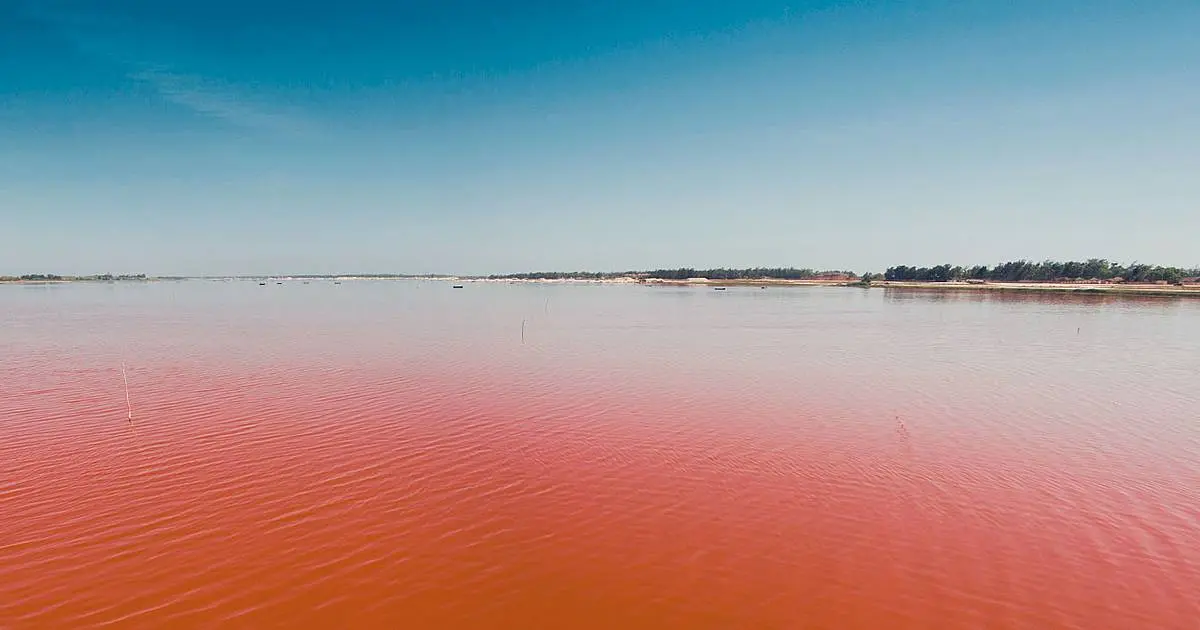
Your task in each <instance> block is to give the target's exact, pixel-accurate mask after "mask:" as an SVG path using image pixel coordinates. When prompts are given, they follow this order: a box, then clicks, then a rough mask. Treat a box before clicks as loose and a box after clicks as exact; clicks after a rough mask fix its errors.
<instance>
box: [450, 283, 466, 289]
mask: <svg viewBox="0 0 1200 630" xmlns="http://www.w3.org/2000/svg"><path fill="white" fill-rule="evenodd" d="M450 288H451V289H461V288H463V285H461V284H456V285H454V286H452V287H450Z"/></svg>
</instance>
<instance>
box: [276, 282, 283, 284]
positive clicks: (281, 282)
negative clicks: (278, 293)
mask: <svg viewBox="0 0 1200 630" xmlns="http://www.w3.org/2000/svg"><path fill="white" fill-rule="evenodd" d="M275 284H283V283H282V282H276V283H275Z"/></svg>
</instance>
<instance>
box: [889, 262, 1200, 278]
mask: <svg viewBox="0 0 1200 630" xmlns="http://www.w3.org/2000/svg"><path fill="white" fill-rule="evenodd" d="M1195 276H1200V269H1181V268H1179V267H1160V266H1156V265H1145V264H1141V263H1133V264H1130V265H1128V266H1124V265H1120V264H1117V263H1112V262H1109V261H1107V260H1105V259H1103V258H1092V259H1089V260H1086V261H1082V262H1080V261H1068V262H1058V261H1053V260H1047V261H1045V262H1039V263H1035V262H1030V261H1028V260H1018V261H1012V262H1006V263H1001V264H998V265H996V266H995V267H986V266H975V267H958V266H951V265H937V266H934V267H909V266H907V265H900V266H897V267H889V268H888V270H887V271H886V272H884V274H883V278H884V279H885V280H895V281H914V282H950V281H961V280H990V281H994V282H1054V281H1056V280H1057V281H1063V280H1065V281H1076V280H1094V281H1101V280H1108V281H1117V280H1119V281H1123V282H1143V283H1144V282H1167V283H1171V284H1176V283H1179V282H1180V281H1182V280H1183V279H1184V278H1187V277H1195Z"/></svg>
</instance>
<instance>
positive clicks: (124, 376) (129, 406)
mask: <svg viewBox="0 0 1200 630" xmlns="http://www.w3.org/2000/svg"><path fill="white" fill-rule="evenodd" d="M121 380H123V381H125V408H126V409H128V410H129V416H128V417H129V421H130V422H133V403H132V402H130V400H129V376H128V375H127V374H126V373H125V362H124V361H122V362H121Z"/></svg>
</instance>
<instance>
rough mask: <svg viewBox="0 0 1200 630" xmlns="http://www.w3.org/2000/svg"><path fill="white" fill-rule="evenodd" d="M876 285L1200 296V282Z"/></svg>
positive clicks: (888, 284) (883, 284)
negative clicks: (1179, 283) (1184, 283)
mask: <svg viewBox="0 0 1200 630" xmlns="http://www.w3.org/2000/svg"><path fill="white" fill-rule="evenodd" d="M871 286H872V287H884V288H898V289H923V290H931V291H959V290H962V291H1043V292H1058V293H1088V294H1097V293H1099V294H1138V295H1164V296H1187V297H1200V285H1184V286H1179V285H1164V284H1100V283H1079V284H1076V283H1057V282H984V283H969V282H895V281H886V280H885V281H876V282H872V283H871Z"/></svg>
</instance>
